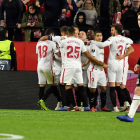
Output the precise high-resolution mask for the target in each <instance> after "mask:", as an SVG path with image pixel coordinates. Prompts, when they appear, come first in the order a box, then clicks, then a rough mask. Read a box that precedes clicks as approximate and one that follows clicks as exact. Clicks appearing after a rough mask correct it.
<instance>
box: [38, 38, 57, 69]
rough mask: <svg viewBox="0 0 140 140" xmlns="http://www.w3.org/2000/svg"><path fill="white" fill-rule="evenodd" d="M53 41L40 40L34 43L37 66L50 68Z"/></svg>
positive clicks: (53, 46)
mask: <svg viewBox="0 0 140 140" xmlns="http://www.w3.org/2000/svg"><path fill="white" fill-rule="evenodd" d="M54 48H55V43H54V42H52V41H49V40H48V41H40V42H38V43H37V45H36V53H37V54H38V68H42V69H51V66H52V51H53V49H54Z"/></svg>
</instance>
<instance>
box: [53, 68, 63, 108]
mask: <svg viewBox="0 0 140 140" xmlns="http://www.w3.org/2000/svg"><path fill="white" fill-rule="evenodd" d="M59 82H60V70H54V69H53V85H52V87H53V95H54V96H55V97H56V99H57V101H58V103H57V106H56V108H55V110H57V109H59V108H61V106H62V99H61V95H60V92H59V90H58V88H57V85H58V84H59Z"/></svg>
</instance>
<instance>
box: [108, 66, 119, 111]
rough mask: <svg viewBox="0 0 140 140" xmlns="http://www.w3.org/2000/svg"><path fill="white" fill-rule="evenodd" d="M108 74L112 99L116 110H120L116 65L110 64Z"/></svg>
mask: <svg viewBox="0 0 140 140" xmlns="http://www.w3.org/2000/svg"><path fill="white" fill-rule="evenodd" d="M107 75H108V80H109V87H110V99H111V102H112V105H113V109H114V111H115V112H119V110H118V108H117V104H116V93H115V80H116V67H113V66H109V67H108V69H107Z"/></svg>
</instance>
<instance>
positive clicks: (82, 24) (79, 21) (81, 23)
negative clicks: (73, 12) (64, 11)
mask: <svg viewBox="0 0 140 140" xmlns="http://www.w3.org/2000/svg"><path fill="white" fill-rule="evenodd" d="M75 24H76V25H77V26H78V28H79V30H80V31H85V32H87V30H88V29H89V28H93V26H91V25H87V24H86V15H85V13H84V12H79V13H78V14H77V17H76V22H75Z"/></svg>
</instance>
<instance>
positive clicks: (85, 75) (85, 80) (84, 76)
mask: <svg viewBox="0 0 140 140" xmlns="http://www.w3.org/2000/svg"><path fill="white" fill-rule="evenodd" d="M83 84H84V87H87V86H88V76H87V70H86V69H85V70H83Z"/></svg>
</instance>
